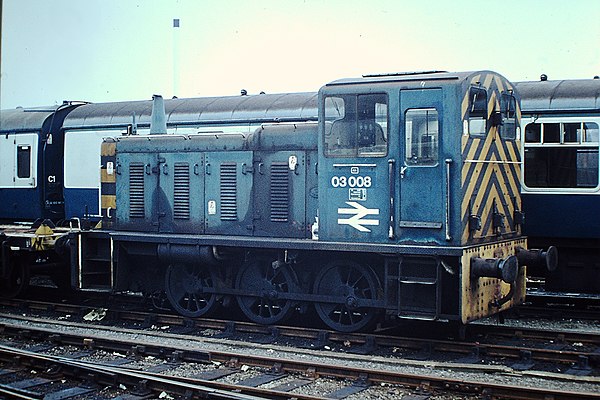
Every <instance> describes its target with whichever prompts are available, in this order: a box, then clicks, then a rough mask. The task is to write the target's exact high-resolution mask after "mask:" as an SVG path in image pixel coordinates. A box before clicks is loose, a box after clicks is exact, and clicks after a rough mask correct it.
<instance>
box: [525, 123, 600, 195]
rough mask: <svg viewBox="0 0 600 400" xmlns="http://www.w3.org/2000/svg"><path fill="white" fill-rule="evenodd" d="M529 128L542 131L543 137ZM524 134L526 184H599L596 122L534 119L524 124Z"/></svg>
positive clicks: (540, 186) (584, 185)
mask: <svg viewBox="0 0 600 400" xmlns="http://www.w3.org/2000/svg"><path fill="white" fill-rule="evenodd" d="M529 132H541V137H542V140H541V141H540V140H539V135H538V137H537V138H535V137H533V136H534V135H533V134H529ZM525 134H526V143H525V163H524V175H525V185H526V186H528V187H530V188H582V189H585V188H595V187H597V186H598V161H599V160H598V144H597V141H598V125H597V124H595V123H585V122H584V123H582V122H565V123H558V122H556V123H554V122H547V123H542V124H539V123H535V124H529V125H527V126H526V127H525ZM534 139H536V140H534Z"/></svg>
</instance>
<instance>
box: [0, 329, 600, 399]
mask: <svg viewBox="0 0 600 400" xmlns="http://www.w3.org/2000/svg"><path fill="white" fill-rule="evenodd" d="M0 328H1V331H2V332H3V333H4V334H13V335H21V336H24V335H27V334H29V335H33V336H37V337H51V338H52V340H53V341H55V342H57V343H60V344H62V345H73V346H80V347H81V346H85V347H87V348H90V349H97V350H105V351H118V352H137V353H139V354H144V355H154V356H162V357H164V356H165V355H167V354H172V355H174V356H175V357H177V358H178V359H181V360H186V361H191V362H208V361H210V362H214V361H217V362H223V363H236V364H246V365H251V366H255V367H262V368H270V369H277V370H280V371H285V372H288V373H300V374H311V375H312V376H316V377H320V376H326V377H335V378H344V379H352V380H362V381H368V382H371V383H388V384H395V385H402V386H408V387H410V388H414V389H421V390H427V391H442V392H462V393H467V394H475V395H482V396H491V397H494V396H495V397H510V398H514V399H547V398H552V399H555V400H561V399H600V393H592V392H574V391H562V390H552V389H548V388H540V387H521V386H515V385H506V384H504V385H500V384H494V383H491V382H479V381H468V380H464V379H454V378H447V377H435V376H430V375H420V374H408V373H403V372H397V371H388V370H376V369H372V368H359V367H350V366H348V365H347V364H343V365H342V364H341V363H340V364H330V363H324V362H309V361H299V360H291V359H285V358H281V357H280V356H278V355H276V356H274V357H265V356H257V355H249V354H241V353H232V352H224V351H215V350H185V349H181V348H179V347H173V346H165V345H161V344H157V343H150V342H140V341H139V340H135V341H134V340H124V339H116V338H114V337H102V336H99V335H89V334H81V333H70V332H64V331H62V332H60V334H58V333H57V332H56V331H55V330H51V329H46V328H39V327H27V328H24V327H23V326H21V325H12V324H6V323H4V324H0Z"/></svg>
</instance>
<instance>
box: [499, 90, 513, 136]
mask: <svg viewBox="0 0 600 400" xmlns="http://www.w3.org/2000/svg"><path fill="white" fill-rule="evenodd" d="M500 113H501V115H502V125H501V126H500V136H501V137H502V138H504V139H515V137H516V135H517V100H516V99H515V96H514V95H513V94H512V93H502V97H501V101H500Z"/></svg>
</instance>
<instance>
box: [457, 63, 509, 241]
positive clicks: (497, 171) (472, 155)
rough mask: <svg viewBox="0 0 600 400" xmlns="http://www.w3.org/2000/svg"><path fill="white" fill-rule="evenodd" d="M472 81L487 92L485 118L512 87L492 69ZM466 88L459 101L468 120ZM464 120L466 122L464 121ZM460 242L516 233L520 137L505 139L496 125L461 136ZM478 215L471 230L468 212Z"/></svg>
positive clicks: (495, 108)
mask: <svg viewBox="0 0 600 400" xmlns="http://www.w3.org/2000/svg"><path fill="white" fill-rule="evenodd" d="M470 83H471V85H473V86H480V87H483V88H485V89H486V90H487V92H488V121H489V120H490V117H491V115H492V113H493V112H494V111H498V110H500V96H501V93H502V92H503V91H507V90H512V85H511V84H510V83H509V82H508V81H506V80H505V79H503V78H502V77H501V76H499V75H497V74H494V73H482V74H478V75H476V76H474V77H473V78H472V80H471V82H470ZM469 94H470V93H469V90H468V88H467V90H466V93H465V97H464V99H463V102H462V118H463V121H468V117H469V116H468V108H469ZM516 112H517V123H518V122H519V121H520V118H521V115H520V106H519V104H518V102H517V110H516ZM465 123H466V122H465ZM462 161H463V164H462V171H461V186H462V196H463V197H462V203H461V219H462V226H463V232H462V238H461V243H462V244H473V243H481V242H485V241H486V240H489V239H491V238H492V237H493V238H498V237H499V236H502V237H504V238H506V237H509V236H515V235H516V234H518V232H517V227H516V226H515V223H514V222H515V221H514V216H515V210H520V209H521V198H520V193H519V187H520V186H519V178H520V169H521V166H520V162H521V155H520V152H519V141H518V137H517V140H504V139H502V138H501V137H500V134H499V132H498V128H497V127H490V126H488V127H487V132H486V135H485V136H481V137H478V136H471V135H469V134H468V133H463V136H462ZM495 212H496V213H498V214H502V215H503V218H502V220H503V224H502V226H501V227H499V228H496V229H495V227H494V224H493V220H494V213H495ZM470 215H479V216H480V218H481V229H480V230H477V231H475V230H472V229H471V228H472V227H470V226H469V216H470Z"/></svg>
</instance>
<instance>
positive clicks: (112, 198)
mask: <svg viewBox="0 0 600 400" xmlns="http://www.w3.org/2000/svg"><path fill="white" fill-rule="evenodd" d="M116 150H117V143H116V142H114V141H105V142H103V143H102V147H101V150H100V161H101V169H100V199H101V211H102V220H103V225H104V227H105V228H108V227H109V226H110V221H111V218H109V216H112V215H114V213H115V212H116V208H117V196H116V194H117V179H116V176H117V162H116ZM111 163H112V166H111Z"/></svg>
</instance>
